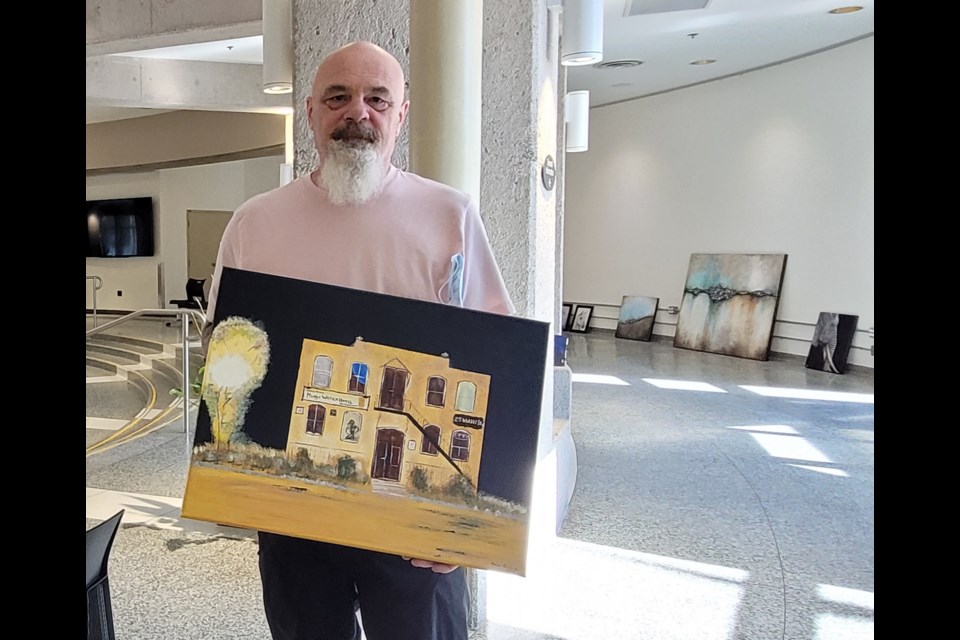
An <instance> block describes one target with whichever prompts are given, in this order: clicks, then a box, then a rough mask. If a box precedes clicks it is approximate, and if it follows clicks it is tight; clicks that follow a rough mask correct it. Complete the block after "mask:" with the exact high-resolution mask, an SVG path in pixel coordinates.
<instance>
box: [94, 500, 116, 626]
mask: <svg viewBox="0 0 960 640" xmlns="http://www.w3.org/2000/svg"><path fill="white" fill-rule="evenodd" d="M123 512H124V510H123V509H121V510H120V511H118V512H117V513H115V514H114V515H112V516H110V517H109V518H107V519H106V520H104V521H103V522H101V523H100V524H98V525H96V526H95V527H92V528H91V529H88V530H87V639H88V640H114V631H113V607H112V605H111V602H110V585H109V580H108V579H107V560H108V559H109V557H110V549H111V548H112V547H113V540H114V538H115V537H116V535H117V530H118V529H119V528H120V521H121V520H122V519H123Z"/></svg>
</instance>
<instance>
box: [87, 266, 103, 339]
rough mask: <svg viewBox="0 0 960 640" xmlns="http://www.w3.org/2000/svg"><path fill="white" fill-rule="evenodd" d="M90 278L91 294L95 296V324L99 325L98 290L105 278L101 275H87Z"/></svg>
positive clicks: (92, 296)
mask: <svg viewBox="0 0 960 640" xmlns="http://www.w3.org/2000/svg"><path fill="white" fill-rule="evenodd" d="M87 280H90V281H91V282H90V296H91V298H93V326H94V327H96V326H97V291H99V290H100V289H101V288H102V287H103V279H101V278H100V276H87Z"/></svg>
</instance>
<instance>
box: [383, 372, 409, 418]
mask: <svg viewBox="0 0 960 640" xmlns="http://www.w3.org/2000/svg"><path fill="white" fill-rule="evenodd" d="M406 386H407V371H406V370H405V369H397V368H395V367H386V368H384V370H383V383H382V384H381V385H380V406H381V407H383V408H384V409H396V410H397V411H400V410H401V409H403V390H404V388H405V387H406Z"/></svg>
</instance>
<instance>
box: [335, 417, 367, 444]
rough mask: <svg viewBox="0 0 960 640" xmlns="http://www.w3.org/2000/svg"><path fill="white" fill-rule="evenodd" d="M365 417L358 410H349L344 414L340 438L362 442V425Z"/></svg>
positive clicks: (346, 440)
mask: <svg viewBox="0 0 960 640" xmlns="http://www.w3.org/2000/svg"><path fill="white" fill-rule="evenodd" d="M362 423H363V417H362V416H361V415H360V414H359V413H357V412H356V411H347V412H346V413H344V414H343V427H342V428H341V429H340V439H341V440H343V441H345V442H360V425H361V424H362Z"/></svg>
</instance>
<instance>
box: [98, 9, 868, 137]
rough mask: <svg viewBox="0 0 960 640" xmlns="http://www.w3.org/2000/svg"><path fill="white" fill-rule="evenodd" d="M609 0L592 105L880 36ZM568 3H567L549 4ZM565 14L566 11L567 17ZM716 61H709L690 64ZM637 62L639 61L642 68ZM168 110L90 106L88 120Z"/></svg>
mask: <svg viewBox="0 0 960 640" xmlns="http://www.w3.org/2000/svg"><path fill="white" fill-rule="evenodd" d="M847 1H849V2H850V4H853V3H854V2H855V4H856V6H860V7H862V9H861V10H859V11H855V12H850V13H839V14H833V13H830V11H831V10H832V9H836V8H838V7H844V6H849V5H848V4H847V3H846V1H845V0H603V61H602V62H601V63H599V66H598V65H587V66H578V67H567V69H568V74H567V90H568V91H576V90H588V91H590V104H591V106H599V105H604V104H611V103H615V102H621V101H624V100H632V99H635V98H640V97H644V96H650V95H654V94H657V93H662V92H665V91H670V90H673V89H678V88H682V87H688V86H692V85H696V84H700V83H702V82H708V81H710V80H716V79H719V78H725V77H729V76H733V75H737V74H741V73H744V72H747V71H751V70H755V69H760V68H763V67H767V66H770V65H774V64H778V63H780V62H784V61H788V60H793V59H796V58H798V57H802V56H806V55H809V54H811V53H817V52H819V51H823V50H826V49H829V48H832V47H835V46H839V45H843V44H846V43H848V42H852V41H854V40H858V39H860V38H864V37H868V36H872V35H873V23H874V4H875V0H847ZM547 4H548V6H550V5H552V6H554V7H555V8H558V9H559V7H560V5H561V2H560V1H559V0H555V1H553V2H548V3H547ZM562 17H563V15H562V12H561V19H562ZM115 55H124V56H134V57H151V58H167V59H176V60H195V61H213V62H233V63H237V64H261V62H262V37H260V36H252V37H245V38H235V39H231V40H220V41H216V42H207V43H200V44H190V45H183V46H176V47H165V48H160V49H151V50H147V51H130V52H125V53H123V54H115ZM703 60H714V61H715V62H712V63H709V64H691V63H693V62H695V61H703ZM637 62H639V64H637ZM157 113H162V111H159V110H155V109H131V108H118V107H105V106H97V107H94V106H91V105H88V107H87V122H88V123H92V122H104V121H107V120H118V119H122V118H131V117H139V116H142V115H154V114H157Z"/></svg>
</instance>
